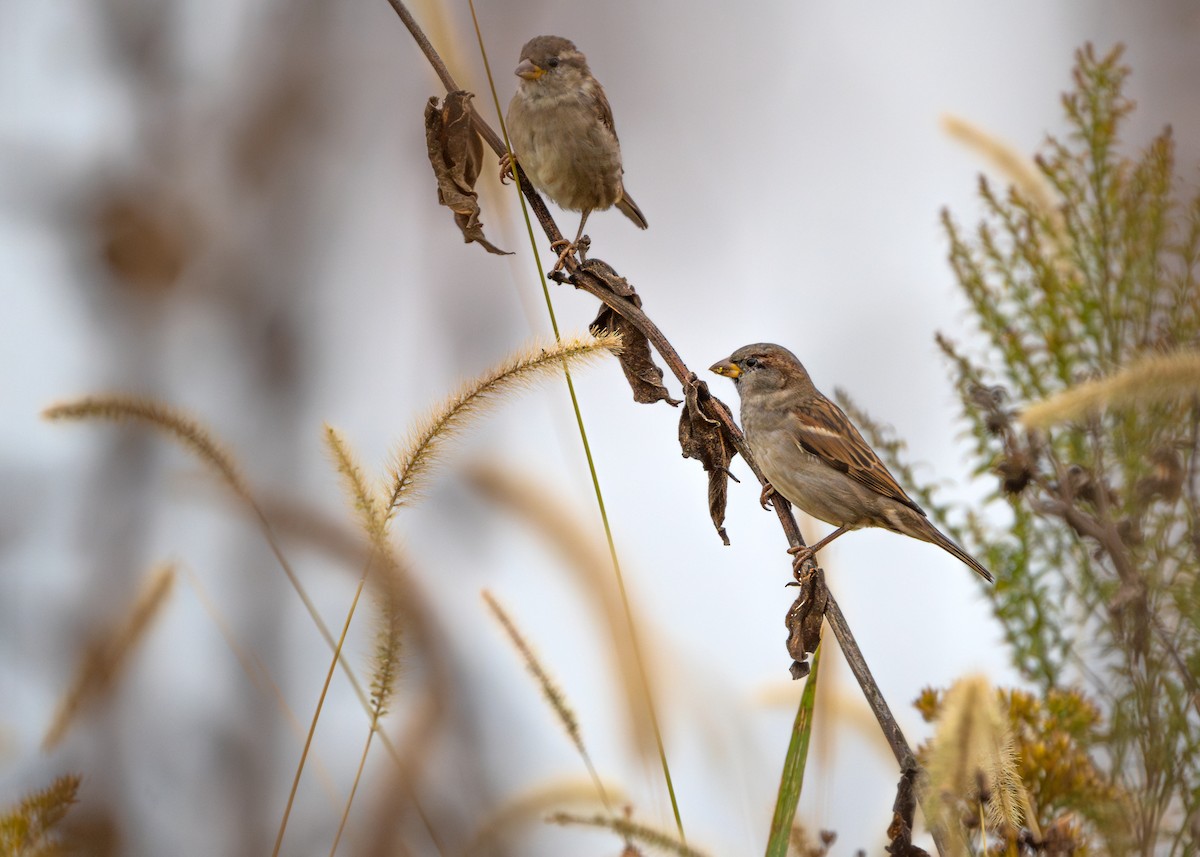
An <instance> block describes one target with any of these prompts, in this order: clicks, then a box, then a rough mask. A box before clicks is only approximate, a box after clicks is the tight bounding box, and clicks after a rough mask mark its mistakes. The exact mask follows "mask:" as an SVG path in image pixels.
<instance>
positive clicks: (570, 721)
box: [483, 589, 611, 808]
mask: <svg viewBox="0 0 1200 857" xmlns="http://www.w3.org/2000/svg"><path fill="white" fill-rule="evenodd" d="M483 600H484V601H485V602H486V603H487V606H488V609H489V610H491V611H492V615H493V616H495V617H496V621H498V622H499V623H500V625H501V626H502V627H503V628H504V632H505V633H506V634H508V638H509V639H510V640H511V641H512V644H513V646H514V647H515V648H516V650H517V651H518V652H519V653H520V655H521V659H522V660H523V661H525V666H526V668H527V669H528V670H529V672H530V673H531V674H532V675H533V677H534V678H535V679H536V680H537V683H538V686H539V687H541V689H542V694H543V695H544V696H545V697H546V701H547V702H549V703H550V707H551V708H553V709H554V713H555V714H556V715H557V716H558V722H559V723H561V724H562V727H563V729H565V730H566V733H567V737H569V738H570V739H571V743H572V744H574V745H575V749H576V750H577V751H578V752H579V756H580V758H582V759H583V763H584V765H585V766H586V767H587V769H588V773H589V774H590V775H591V777H592V782H593V783H595V786H596V792H597V794H599V796H600V800H601V802H602V803H603V804H604V806H605V807H606V808H611V804H610V803H609V799H608V794H607V793H606V792H605V790H604V785H603V784H602V783H601V781H600V775H599V774H597V773H596V768H595V766H594V765H593V764H592V757H591V756H589V755H588V751H587V747H586V746H585V745H584V743H583V733H582V732H580V731H579V718H578V717H576V716H575V712H574V711H573V710H572V709H571V706H570V705H569V704H568V703H567V698H566V696H565V695H564V694H563V692H562V690H561V689H560V688H559V687H558V685H557V684H555V683H554V679H552V678H551V677H550V674H549V673H548V672H546V668H545V667H543V666H542V663H541V661H539V660H538V657H537V655H536V654H535V653H534V651H533V648H532V647H531V646H530V645H529V643H528V642H526V641H525V638H524V637H523V636H522V635H521V632H520V631H519V630H518V629H517V626H516V623H515V622H513V620H512V619H511V618H510V617H509V615H508V613H507V612H505V610H504V608H503V607H501V606H500V602H498V601H497V600H496V598H495V596H493V595H492V593H490V592H488V591H487V590H486V589H485V590H484V591H483Z"/></svg>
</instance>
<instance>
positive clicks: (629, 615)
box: [393, 0, 687, 843]
mask: <svg viewBox="0 0 1200 857" xmlns="http://www.w3.org/2000/svg"><path fill="white" fill-rule="evenodd" d="M467 2H468V5H469V6H470V8H471V21H472V23H473V24H474V25H475V36H476V38H477V39H478V40H479V53H480V55H481V56H482V57H483V67H484V71H485V72H486V73H487V79H488V87H489V88H490V89H491V93H492V103H493V104H494V105H495V108H496V121H497V122H498V123H499V124H500V133H501V135H502V136H503V138H504V149H505V151H507V152H508V157H509V158H510V159H513V150H512V144H511V142H510V141H509V139H508V127H507V126H506V124H505V122H504V111H503V110H501V109H500V96H499V95H498V94H497V93H496V80H495V77H494V76H493V75H492V65H491V62H489V60H488V54H487V48H486V47H485V46H484V43H483V31H482V30H481V29H480V27H479V17H478V16H477V15H476V14H475V0H467ZM395 4H396V3H395V0H393V5H395ZM414 24H415V22H414ZM411 29H412V27H410V30H411ZM513 163H514V164H517V162H516V161H515V160H513ZM520 172H521V171H520V169H519V168H518V166H514V168H513V185H514V188H515V190H516V192H517V198H518V199H519V200H520V201H521V214H522V216H523V217H524V218H525V229H526V232H527V233H528V234H529V246H530V247H531V248H532V249H533V259H534V265H535V266H536V272H537V274H536V275H537V278H538V281H539V282H540V283H541V284H542V296H543V297H544V298H545V301H546V312H547V314H548V315H549V316H550V326H551V327H552V328H553V330H554V338H555V340H556V341H557V340H558V338H559V333H558V318H557V316H556V315H555V312H554V302H553V301H552V300H551V299H550V287H549V286H548V285H547V281H546V277H545V276H544V275H543V274H542V259H541V254H540V253H539V252H538V246H537V238H536V236H535V235H534V232H533V221H532V220H531V219H530V217H529V207H528V205H527V204H526V201H525V194H524V193H523V192H522V190H521V179H520ZM563 376H564V377H565V378H566V380H567V391H568V392H569V393H570V395H571V407H572V408H573V409H574V411H575V423H576V425H577V426H578V427H579V439H580V441H582V443H583V453H584V456H585V457H586V458H587V464H588V473H589V474H590V475H591V478H592V489H593V491H594V492H595V494H596V505H597V507H598V508H599V511H600V521H601V523H602V524H603V526H604V537H605V540H606V541H607V542H608V552H609V556H610V557H611V559H612V566H613V574H614V576H615V577H616V580H617V588H618V590H620V593H621V604H622V606H623V607H624V610H625V618H626V622H627V623H628V625H629V637H630V645H631V647H632V649H633V653H634V658H635V660H636V661H637V665H638V674H639V677H640V679H641V683H642V690H643V692H644V693H645V695H646V708H647V711H648V712H649V714H650V723H651V726H652V727H653V729H654V741H655V744H656V745H657V747H658V758H659V762H660V763H661V765H662V771H663V779H664V780H665V782H666V786H667V794H668V796H669V797H670V799H671V812H672V813H674V815H675V827H676V828H677V829H678V830H679V838H680V839H681V840H683V841H684V842H685V843H686V842H687V834H686V833H685V832H684V829H683V816H682V815H681V813H680V811H679V800H678V798H677V797H676V796H675V784H674V783H673V782H672V780H671V766H670V763H669V762H668V761H667V750H666V746H665V745H664V744H663V739H662V728H661V726H660V725H659V722H658V711H657V709H656V707H655V705H654V698H653V695H652V694H651V689H650V681H649V677H648V674H647V672H646V665H645V660H644V658H643V656H642V648H641V644H640V642H639V640H638V636H637V626H636V624H635V623H634V619H633V608H632V607H631V606H630V604H629V595H628V593H627V591H626V589H625V576H624V574H622V572H621V561H620V559H619V557H618V556H617V545H616V540H615V539H614V538H613V532H612V525H611V524H610V523H609V520H608V510H607V508H606V507H605V505H604V492H603V491H602V490H601V488H600V477H599V476H598V475H597V473H596V462H595V459H594V458H593V457H592V446H591V444H590V443H589V442H588V436H587V428H586V427H585V426H584V422H583V412H582V411H581V410H580V408H579V397H578V396H577V395H576V393H575V382H574V381H573V380H572V379H571V371H570V369H569V368H568V367H567V364H566V362H565V361H564V362H563Z"/></svg>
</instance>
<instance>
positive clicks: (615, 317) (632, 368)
mask: <svg viewBox="0 0 1200 857" xmlns="http://www.w3.org/2000/svg"><path fill="white" fill-rule="evenodd" d="M583 271H584V272H585V273H586V274H591V275H593V276H595V277H596V278H598V279H599V280H600V281H601V282H603V283H604V284H605V285H606V286H607V287H608V288H609V290H610V291H612V292H613V294H616V295H619V296H620V297H623V298H625V299H626V300H627V301H629V302H630V303H632V304H633V305H634V306H636V307H639V308H640V307H641V305H642V299H641V298H640V297H638V294H637V292H636V291H635V290H634V288H633V286H631V285H630V284H629V281H628V280H626V279H625V278H624V277H621V276H618V275H617V272H616V271H614V270H613V269H612V268H611V267H609V266H608V265H607V264H606V263H604V262H601V261H600V260H599V259H589V260H588V261H587V262H585V263H584V265H583ZM591 330H592V333H600V332H604V331H610V332H613V333H619V334H621V341H622V342H623V343H624V347H623V348H622V349H621V353H620V354H619V355H618V358H619V359H620V361H621V371H623V372H624V373H625V379H626V380H627V381H628V382H629V386H630V388H631V389H632V390H633V400H634V401H635V402H641V403H642V404H644V405H648V404H653V403H654V402H660V401H663V402H667V403H668V404H670V405H672V406H674V405H678V404H679V400H678V399H672V398H671V394H670V393H669V392H668V391H667V388H666V387H665V386H663V382H662V379H663V370H662V369H661V368H660V367H658V366H657V365H655V363H654V356H653V355H652V354H651V352H650V342H649V341H648V340H647V339H646V336H645V334H643V333H642V332H641V331H640V330H638V329H637V328H636V327H634V326H633V325H632V324H630V323H629V322H628V321H626V319H625V318H624V317H623V316H622V315H621V314H620V313H619V312H616V311H615V310H613V309H612V308H611V307H609V306H607V305H604V306H602V307H600V312H599V313H598V314H597V315H596V318H595V320H594V321H593V322H592V324H591Z"/></svg>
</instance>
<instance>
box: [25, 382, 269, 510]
mask: <svg viewBox="0 0 1200 857" xmlns="http://www.w3.org/2000/svg"><path fill="white" fill-rule="evenodd" d="M42 416H43V417H44V418H45V419H48V420H54V421H59V420H109V421H113V422H127V421H128V422H141V423H145V424H146V425H148V426H150V427H151V428H155V429H157V430H159V431H162V432H165V433H166V434H167V435H169V436H171V437H173V438H174V439H175V440H176V441H178V442H179V443H180V444H182V445H183V446H184V447H186V448H187V449H190V450H191V451H192V452H193V453H194V454H195V455H197V456H198V457H199V458H200V459H201V460H202V461H204V462H205V463H206V464H208V465H210V466H211V467H212V468H213V469H214V470H216V471H217V472H218V473H219V474H220V475H221V478H222V479H223V480H224V481H225V482H226V484H228V485H229V487H230V488H231V489H233V492H234V493H235V494H237V495H238V496H240V497H242V498H243V499H249V496H250V495H249V492H248V491H247V490H246V485H245V482H243V480H242V477H241V474H240V473H239V471H238V468H237V466H236V465H235V464H234V461H233V456H231V455H230V454H229V453H228V452H226V451H225V450H224V449H223V448H222V447H221V445H220V444H219V443H217V441H216V440H215V439H214V438H213V436H212V434H211V433H210V432H209V430H208V428H207V427H206V426H205V425H204V424H203V423H201V422H200V421H199V420H197V419H195V418H194V417H192V416H190V415H189V414H187V413H185V412H184V411H182V410H179V409H178V408H174V407H171V406H170V405H167V404H164V403H162V402H156V401H154V400H152V399H141V398H138V397H136V396H87V397H85V398H82V399H76V400H75V401H72V402H64V403H62V404H59V405H52V406H50V407H48V408H46V410H44V411H42Z"/></svg>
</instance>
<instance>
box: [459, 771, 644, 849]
mask: <svg viewBox="0 0 1200 857" xmlns="http://www.w3.org/2000/svg"><path fill="white" fill-rule="evenodd" d="M605 788H606V790H607V791H608V792H609V793H610V794H611V795H612V799H613V800H614V801H617V802H623V801H626V800H627V798H626V796H625V795H623V794H622V793H621V792H620V790H619V789H618V788H617V787H616V786H614V785H612V784H609V785H607V786H606V787H605ZM595 802H596V784H595V783H593V782H592V781H590V780H585V779H573V780H555V781H553V782H549V783H546V784H544V785H542V786H540V787H537V788H534V789H531V790H529V791H526V792H522V793H521V794H519V795H517V796H515V797H513V798H510V799H509V800H507V801H505V802H504V803H503V804H502V805H501V806H500V807H499V808H498V809H496V810H495V811H494V812H493V813H492V814H491V815H490V816H489V817H488V818H486V819H485V820H484V822H483V823H482V824H481V825H480V826H479V829H478V830H477V831H476V832H475V833H474V835H472V836H471V838H470V840H468V842H467V844H466V846H464V847H463V849H462V850H461V851H460V852H458V853H459V855H460V857H477V855H481V854H491V853H494V852H495V851H496V850H497V848H498V845H497V843H502V842H504V841H505V839H506V838H507V837H508V836H510V835H511V834H512V832H513V831H514V830H516V829H517V828H519V827H521V826H522V825H526V824H529V823H530V822H535V821H536V822H541V821H543V820H544V819H545V817H546V813H547V812H549V811H550V810H553V809H559V810H561V809H562V807H563V806H565V805H568V804H582V805H594V804H595Z"/></svg>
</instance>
